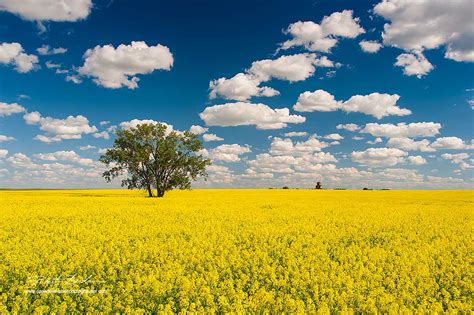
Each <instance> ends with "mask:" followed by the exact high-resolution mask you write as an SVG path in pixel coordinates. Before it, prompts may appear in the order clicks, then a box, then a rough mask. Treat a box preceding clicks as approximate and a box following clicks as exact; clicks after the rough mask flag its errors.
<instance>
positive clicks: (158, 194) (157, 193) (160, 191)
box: [156, 189, 165, 198]
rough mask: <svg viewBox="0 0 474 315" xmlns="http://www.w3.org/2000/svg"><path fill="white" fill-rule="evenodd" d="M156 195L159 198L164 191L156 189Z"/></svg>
mask: <svg viewBox="0 0 474 315" xmlns="http://www.w3.org/2000/svg"><path fill="white" fill-rule="evenodd" d="M156 195H157V196H158V197H160V198H161V197H163V196H164V195H165V191H164V190H161V189H156Z"/></svg>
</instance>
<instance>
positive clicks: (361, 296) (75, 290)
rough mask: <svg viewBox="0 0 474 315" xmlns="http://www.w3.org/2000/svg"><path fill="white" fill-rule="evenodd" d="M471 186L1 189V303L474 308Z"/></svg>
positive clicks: (233, 308) (55, 307)
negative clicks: (150, 194) (151, 191)
mask: <svg viewBox="0 0 474 315" xmlns="http://www.w3.org/2000/svg"><path fill="white" fill-rule="evenodd" d="M473 201H474V194H473V192H472V191H324V190H323V191H316V190H265V189H262V190H192V191H172V192H169V193H167V194H166V195H165V197H164V198H162V199H150V198H146V197H145V194H144V193H143V192H139V191H124V190H63V191H60V190H57V191H38V190H36V191H35V190H33V191H0V313H1V314H4V313H32V312H36V313H57V314H69V313H85V312H89V313H99V312H102V313H110V312H128V313H140V312H142V313H157V312H163V313H170V312H173V313H176V312H185V311H188V312H189V311H190V312H198V313H202V312H206V313H227V312H240V313H242V312H245V313H265V312H266V313H281V312H288V313H294V312H299V313H316V312H319V313H329V312H331V313H334V312H349V313H350V312H371V313H372V312H382V313H387V312H390V313H400V312H407V311H408V312H410V311H412V312H413V311H422V312H425V313H432V312H445V311H447V312H451V311H462V312H464V313H470V312H473V311H474V309H473V289H474V285H473V276H474V274H473V266H474V259H473V252H474V250H473V246H472V245H473V242H472V241H473V233H472V231H473V229H472V228H473Z"/></svg>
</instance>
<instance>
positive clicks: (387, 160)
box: [351, 148, 408, 167]
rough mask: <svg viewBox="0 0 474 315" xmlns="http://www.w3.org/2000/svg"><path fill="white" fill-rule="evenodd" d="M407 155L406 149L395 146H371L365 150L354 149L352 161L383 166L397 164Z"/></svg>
mask: <svg viewBox="0 0 474 315" xmlns="http://www.w3.org/2000/svg"><path fill="white" fill-rule="evenodd" d="M407 155H408V153H406V152H405V151H402V150H399V149H394V148H369V149H367V150H365V151H354V152H352V154H351V157H352V161H354V162H355V163H358V164H361V165H365V166H373V167H382V166H394V165H397V164H398V163H401V162H403V161H404V158H405V157H406V156H407Z"/></svg>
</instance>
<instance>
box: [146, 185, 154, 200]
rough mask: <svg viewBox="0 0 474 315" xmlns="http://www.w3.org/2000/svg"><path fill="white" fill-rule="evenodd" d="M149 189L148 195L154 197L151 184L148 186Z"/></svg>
mask: <svg viewBox="0 0 474 315" xmlns="http://www.w3.org/2000/svg"><path fill="white" fill-rule="evenodd" d="M147 190H148V197H153V191H152V190H151V187H150V186H147Z"/></svg>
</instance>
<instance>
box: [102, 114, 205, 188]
mask: <svg viewBox="0 0 474 315" xmlns="http://www.w3.org/2000/svg"><path fill="white" fill-rule="evenodd" d="M202 148H203V145H202V142H201V141H200V140H199V139H198V137H197V135H195V134H193V133H191V132H189V131H185V132H183V133H181V132H176V131H171V132H169V130H168V127H167V126H166V125H164V124H160V123H158V124H141V125H138V126H137V127H135V128H130V129H119V130H117V132H116V139H115V142H114V145H113V147H112V148H111V149H108V150H107V152H106V153H105V154H104V155H102V156H101V157H100V161H101V162H102V163H104V164H105V165H106V166H107V168H109V169H108V170H107V171H105V172H104V173H103V174H102V176H103V177H104V178H105V179H106V180H107V182H110V181H111V180H112V179H113V178H115V177H118V176H122V175H126V178H125V179H123V180H122V186H126V187H127V188H128V189H134V188H138V189H146V190H147V191H148V195H149V196H150V197H154V194H153V190H154V189H156V196H157V197H163V195H164V194H165V192H166V191H167V190H170V189H173V188H179V189H189V188H191V182H192V181H194V180H196V179H197V178H199V177H203V178H207V173H206V167H207V166H208V165H210V164H211V161H210V160H209V159H205V158H203V157H202V155H200V154H199V150H201V149H202Z"/></svg>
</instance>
